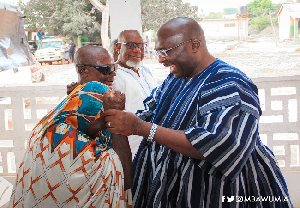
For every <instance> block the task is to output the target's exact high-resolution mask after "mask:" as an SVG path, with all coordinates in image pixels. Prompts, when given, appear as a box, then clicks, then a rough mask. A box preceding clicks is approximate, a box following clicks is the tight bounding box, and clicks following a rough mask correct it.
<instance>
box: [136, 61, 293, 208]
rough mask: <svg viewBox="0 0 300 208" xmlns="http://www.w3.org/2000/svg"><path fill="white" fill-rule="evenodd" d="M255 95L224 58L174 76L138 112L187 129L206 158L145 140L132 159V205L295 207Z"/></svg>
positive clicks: (162, 123) (167, 207)
mask: <svg viewBox="0 0 300 208" xmlns="http://www.w3.org/2000/svg"><path fill="white" fill-rule="evenodd" d="M257 93H258V89H257V87H256V85H255V84H254V83H253V82H252V81H251V80H250V79H249V78H248V77H247V76H246V75H245V74H244V73H243V72H241V71H240V70H239V69H237V68H234V67H232V66H230V65H228V64H227V63H225V62H223V61H221V60H219V59H217V60H216V61H215V62H213V63H212V64H211V65H210V66H208V67H207V68H206V69H205V70H204V71H203V72H201V73H200V74H198V75H196V76H195V77H193V78H190V79H176V78H175V77H174V75H173V74H170V75H169V76H168V78H167V79H166V80H165V81H164V82H163V84H162V85H161V86H159V87H158V88H157V89H156V90H155V91H154V92H153V93H152V95H151V96H149V97H148V98H147V99H146V100H145V101H144V103H145V105H146V107H145V109H144V110H143V111H139V112H138V116H139V117H140V118H141V119H143V120H145V121H148V122H152V123H156V124H158V125H160V126H163V127H166V128H169V129H175V130H183V131H184V132H185V135H186V138H187V139H188V140H189V141H190V142H191V144H192V145H193V147H195V148H196V149H197V150H198V151H199V152H200V153H201V154H202V155H203V156H204V157H205V158H206V159H205V160H199V159H193V158H191V157H188V156H185V155H183V154H180V153H178V152H175V151H173V150H171V149H169V148H168V147H166V146H163V145H160V144H159V143H157V142H155V141H154V142H152V143H151V142H147V140H146V138H144V139H143V141H142V142H141V145H140V147H139V149H138V152H137V154H136V157H135V159H134V164H133V167H134V171H133V172H134V176H133V186H132V194H133V206H134V207H143V208H149V207H153V208H154V207H155V208H156V207H164V208H174V207H181V208H185V207H189V208H194V207H205V208H219V207H232V208H235V207H257V208H262V207H263V208H265V207H292V204H291V201H290V197H289V194H288V190H287V186H286V183H285V180H284V178H283V176H282V173H281V171H280V169H279V166H278V164H277V161H276V158H275V156H274V155H273V153H272V152H271V150H270V149H269V148H268V147H267V146H265V145H264V144H262V142H261V140H260V136H259V132H258V123H259V117H260V115H261V109H260V106H259V99H258V95H257Z"/></svg>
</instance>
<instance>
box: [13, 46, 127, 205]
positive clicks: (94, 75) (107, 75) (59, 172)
mask: <svg viewBox="0 0 300 208" xmlns="http://www.w3.org/2000/svg"><path fill="white" fill-rule="evenodd" d="M75 64H76V70H77V73H78V78H79V80H78V81H79V83H80V85H79V86H77V87H76V88H75V89H74V90H73V91H72V92H71V93H70V94H69V95H68V96H67V97H66V98H65V99H64V100H63V101H62V102H61V103H59V104H58V105H57V106H56V107H55V108H54V109H53V110H52V111H50V112H49V113H48V114H47V115H46V116H45V117H44V118H42V119H41V121H40V122H39V123H38V124H37V125H36V126H35V128H34V129H33V131H32V133H31V135H30V138H29V141H28V144H27V148H26V151H25V156H24V159H23V162H22V163H21V165H20V167H19V171H18V176H17V181H16V183H15V185H14V189H13V193H12V197H11V201H10V207H45V208H46V207H49V208H50V207H72V208H73V207H107V208H109V207H119V208H120V207H122V208H125V207H131V190H130V186H131V179H132V177H131V176H132V158H131V152H130V148H129V143H128V140H127V138H126V137H124V136H121V135H114V134H112V135H111V134H110V133H108V132H107V130H106V127H105V123H104V118H103V117H102V116H101V113H102V112H103V111H104V110H106V109H109V108H112V107H113V108H116V109H121V110H122V109H124V106H125V96H124V94H120V93H117V92H111V91H110V87H111V85H112V82H113V81H114V76H115V75H116V73H115V69H116V66H115V64H114V62H113V59H112V57H111V56H110V54H109V53H108V51H107V50H106V49H104V48H102V47H99V46H93V45H88V46H84V47H82V48H80V49H78V50H77V52H76V54H75ZM114 94H116V95H119V96H117V97H118V98H120V100H121V101H120V102H118V103H114V102H113V100H112V99H110V100H107V102H103V97H106V96H107V97H112V96H114Z"/></svg>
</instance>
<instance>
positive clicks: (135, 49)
mask: <svg viewBox="0 0 300 208" xmlns="http://www.w3.org/2000/svg"><path fill="white" fill-rule="evenodd" d="M133 50H134V51H136V52H141V51H142V50H144V48H142V49H141V48H140V47H139V46H136V47H135V48H133Z"/></svg>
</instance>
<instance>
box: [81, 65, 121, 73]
mask: <svg viewBox="0 0 300 208" xmlns="http://www.w3.org/2000/svg"><path fill="white" fill-rule="evenodd" d="M76 66H77V67H84V66H89V67H93V68H94V69H96V70H97V71H98V72H100V73H101V74H104V75H111V74H112V73H113V72H115V71H117V65H116V64H108V65H103V66H94V65H87V64H77V65H76Z"/></svg>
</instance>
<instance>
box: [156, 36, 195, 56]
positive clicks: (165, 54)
mask: <svg viewBox="0 0 300 208" xmlns="http://www.w3.org/2000/svg"><path fill="white" fill-rule="evenodd" d="M193 40H194V39H190V40H187V41H185V42H182V43H180V44H178V45H177V46H174V47H172V48H168V49H166V50H156V49H154V51H153V55H154V56H156V57H159V56H160V57H162V58H164V57H167V56H168V54H167V53H168V52H169V51H171V50H173V49H175V48H178V47H179V46H182V45H183V44H186V43H188V42H191V41H193Z"/></svg>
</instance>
